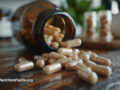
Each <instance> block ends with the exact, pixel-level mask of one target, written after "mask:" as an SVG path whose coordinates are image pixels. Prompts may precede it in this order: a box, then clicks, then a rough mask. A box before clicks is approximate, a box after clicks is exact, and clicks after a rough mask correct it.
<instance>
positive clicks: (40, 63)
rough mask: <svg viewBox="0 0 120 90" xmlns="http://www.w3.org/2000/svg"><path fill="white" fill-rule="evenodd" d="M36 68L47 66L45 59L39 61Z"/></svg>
mask: <svg viewBox="0 0 120 90" xmlns="http://www.w3.org/2000/svg"><path fill="white" fill-rule="evenodd" d="M36 66H37V67H39V68H42V67H44V66H45V61H44V60H43V59H39V60H37V62H36Z"/></svg>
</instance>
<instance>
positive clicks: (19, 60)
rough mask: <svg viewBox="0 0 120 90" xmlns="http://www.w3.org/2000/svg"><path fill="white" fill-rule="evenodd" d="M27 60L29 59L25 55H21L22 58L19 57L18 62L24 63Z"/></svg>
mask: <svg viewBox="0 0 120 90" xmlns="http://www.w3.org/2000/svg"><path fill="white" fill-rule="evenodd" d="M26 61H28V60H27V59H25V58H24V57H20V58H19V59H18V62H19V63H24V62H26Z"/></svg>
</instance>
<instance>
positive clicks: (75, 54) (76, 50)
mask: <svg viewBox="0 0 120 90" xmlns="http://www.w3.org/2000/svg"><path fill="white" fill-rule="evenodd" d="M79 53H80V50H79V49H73V56H72V59H73V60H76V59H78V58H79V57H78V54H79Z"/></svg>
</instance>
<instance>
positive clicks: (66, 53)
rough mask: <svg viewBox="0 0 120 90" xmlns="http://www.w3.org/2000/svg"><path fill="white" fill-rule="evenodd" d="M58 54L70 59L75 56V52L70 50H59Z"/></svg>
mask: <svg viewBox="0 0 120 90" xmlns="http://www.w3.org/2000/svg"><path fill="white" fill-rule="evenodd" d="M57 52H58V53H60V54H63V55H66V56H68V57H69V56H73V50H72V49H69V48H59V49H58V51H57Z"/></svg>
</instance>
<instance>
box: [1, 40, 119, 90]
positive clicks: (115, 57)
mask: <svg viewBox="0 0 120 90" xmlns="http://www.w3.org/2000/svg"><path fill="white" fill-rule="evenodd" d="M15 42H16V41H15ZM6 43H7V44H6ZM13 43H14V42H11V41H10V40H7V41H6V40H1V41H0V79H7V78H9V79H16V78H17V79H22V78H23V79H32V80H33V82H0V90H13V89H14V90H21V89H23V90H29V89H30V90H38V89H39V90H45V89H46V90H61V89H63V90H105V89H111V90H112V89H113V88H114V90H118V88H119V83H117V82H119V80H120V75H119V74H120V69H119V68H120V57H119V54H120V51H118V50H114V51H106V50H102V51H101V50H93V51H94V52H97V53H98V54H99V55H100V56H103V57H106V58H109V59H111V61H112V66H111V68H112V72H113V73H112V75H111V76H110V77H108V78H106V77H102V76H99V82H98V83H97V84H95V85H94V86H92V85H90V84H88V83H86V82H84V81H82V80H80V79H79V78H78V77H77V76H76V73H75V72H74V71H71V72H70V71H66V70H62V71H60V72H57V73H55V74H52V75H44V74H43V73H42V70H41V69H38V68H37V67H35V68H34V69H32V70H29V71H25V72H22V73H17V72H15V70H14V65H15V64H16V63H17V59H18V58H19V57H21V56H25V57H27V58H28V59H30V60H33V56H34V54H33V53H31V52H29V51H27V50H26V49H25V48H23V47H22V45H20V44H17V43H16V44H15V43H14V45H13V46H12V44H13ZM4 45H7V46H4ZM11 47H13V49H10V48H11ZM19 47H21V48H19ZM16 48H19V49H16ZM7 49H8V50H7ZM115 82H116V83H115ZM112 83H113V84H112Z"/></svg>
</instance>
